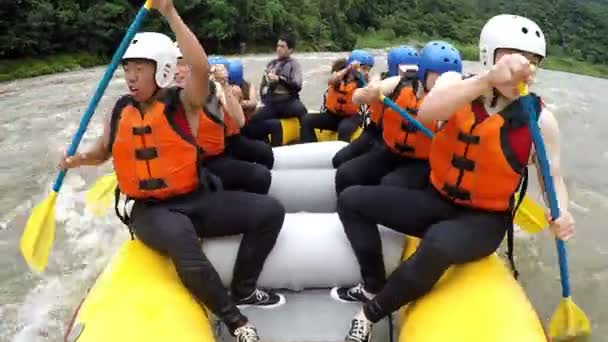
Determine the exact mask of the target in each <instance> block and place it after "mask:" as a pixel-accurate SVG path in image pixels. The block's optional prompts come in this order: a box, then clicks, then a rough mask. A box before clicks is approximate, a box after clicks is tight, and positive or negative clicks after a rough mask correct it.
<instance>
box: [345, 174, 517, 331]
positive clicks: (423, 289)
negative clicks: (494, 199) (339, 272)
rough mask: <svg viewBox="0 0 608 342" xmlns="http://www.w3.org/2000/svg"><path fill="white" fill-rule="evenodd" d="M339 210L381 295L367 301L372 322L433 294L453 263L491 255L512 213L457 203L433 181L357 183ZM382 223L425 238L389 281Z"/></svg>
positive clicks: (370, 285) (372, 287)
mask: <svg viewBox="0 0 608 342" xmlns="http://www.w3.org/2000/svg"><path fill="white" fill-rule="evenodd" d="M338 214H339V216H340V220H341V221H342V223H343V225H344V231H345V232H346V235H347V236H348V239H349V241H350V243H351V245H352V248H353V250H354V252H355V255H356V257H357V260H358V262H359V265H360V267H361V275H362V277H363V282H364V287H365V289H366V290H367V291H369V292H371V293H376V294H377V295H376V297H375V298H374V299H373V300H371V301H369V302H368V303H366V304H365V305H364V306H363V309H364V312H365V315H366V316H367V318H368V319H370V320H371V321H372V322H377V321H379V320H380V319H382V318H383V317H385V316H387V315H388V314H390V313H392V312H394V311H396V310H398V309H399V308H400V307H402V306H403V305H405V304H407V303H409V302H411V301H413V300H415V299H417V298H420V297H422V296H423V295H425V294H426V293H428V292H429V291H430V290H431V288H432V287H433V285H435V283H436V282H437V281H438V280H439V278H440V277H441V275H442V274H443V273H444V272H445V271H446V270H447V269H448V268H449V267H450V266H451V265H455V264H462V263H466V262H471V261H474V260H478V259H481V258H483V257H486V256H488V255H490V254H492V253H493V252H494V251H496V249H497V248H498V246H499V245H500V243H501V241H502V239H503V237H504V236H505V233H506V232H507V228H508V226H509V225H510V224H512V223H510V222H511V221H510V218H511V215H510V213H509V212H498V213H497V212H487V211H481V210H474V209H469V208H465V207H462V206H458V205H455V204H453V202H451V201H450V200H447V199H446V198H444V197H443V196H442V195H441V194H439V192H437V191H436V190H435V189H434V188H433V187H432V186H429V187H427V188H426V189H423V190H415V189H404V188H399V187H392V186H382V185H380V186H352V187H350V188H348V189H346V190H344V191H343V192H342V193H341V194H340V196H339V198H338ZM378 224H381V225H384V226H386V227H389V228H391V229H393V230H396V231H398V232H402V233H405V234H408V235H412V236H416V237H420V238H422V241H421V243H420V245H419V246H418V249H417V250H416V252H415V253H414V254H413V255H412V256H411V257H410V258H409V259H407V260H406V261H404V262H403V263H402V264H401V265H400V266H399V267H398V268H397V269H396V270H395V271H394V272H393V273H392V274H391V275H390V276H389V278H388V280H385V279H386V274H385V269H384V262H383V258H382V245H381V242H380V234H379V231H378V226H377V225H378ZM438 319H440V318H438Z"/></svg>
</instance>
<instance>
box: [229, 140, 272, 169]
mask: <svg viewBox="0 0 608 342" xmlns="http://www.w3.org/2000/svg"><path fill="white" fill-rule="evenodd" d="M226 153H228V155H230V156H231V157H232V158H234V159H237V160H243V161H248V162H251V163H258V164H262V165H264V166H266V167H267V168H268V169H272V166H273V165H274V155H273V153H272V148H271V147H270V146H269V145H268V144H265V143H264V142H262V141H259V140H253V139H249V138H247V137H245V136H243V135H242V134H236V135H233V136H230V137H227V138H226Z"/></svg>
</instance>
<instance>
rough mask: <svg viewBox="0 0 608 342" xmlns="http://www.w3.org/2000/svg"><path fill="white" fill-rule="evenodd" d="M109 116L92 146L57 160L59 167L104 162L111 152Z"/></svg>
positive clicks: (94, 164) (95, 164)
mask: <svg viewBox="0 0 608 342" xmlns="http://www.w3.org/2000/svg"><path fill="white" fill-rule="evenodd" d="M110 117H111V115H108V116H107V118H106V119H105V120H104V122H103V133H102V135H101V136H100V137H99V138H97V140H96V141H95V143H94V144H93V146H92V147H91V148H90V149H89V150H87V151H84V152H78V153H76V154H75V155H73V156H71V157H67V158H66V157H64V158H62V159H61V160H60V161H59V168H60V169H66V168H74V167H79V166H82V165H89V166H97V165H100V164H103V163H104V162H106V161H107V160H108V159H110V157H111V156H112V154H111V153H110V148H109V145H110Z"/></svg>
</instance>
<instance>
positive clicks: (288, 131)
mask: <svg viewBox="0 0 608 342" xmlns="http://www.w3.org/2000/svg"><path fill="white" fill-rule="evenodd" d="M309 114H318V112H309ZM280 121H281V128H282V130H283V141H282V143H281V144H282V145H289V144H294V143H297V142H298V141H300V121H298V119H297V118H287V119H281V120H280ZM361 133H363V128H362V127H358V128H357V130H356V131H355V132H354V133H353V135H352V136H351V141H353V140H355V139H357V138H358V137H359V136H360V135H361ZM315 134H316V136H317V141H334V140H338V132H336V131H332V130H328V129H324V130H322V129H315Z"/></svg>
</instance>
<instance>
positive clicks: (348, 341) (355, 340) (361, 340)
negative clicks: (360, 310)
mask: <svg viewBox="0 0 608 342" xmlns="http://www.w3.org/2000/svg"><path fill="white" fill-rule="evenodd" d="M371 338H372V322H370V321H368V320H366V319H359V318H353V319H352V320H351V321H350V329H349V330H348V334H346V337H345V338H344V340H345V342H369V341H370V340H371Z"/></svg>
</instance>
